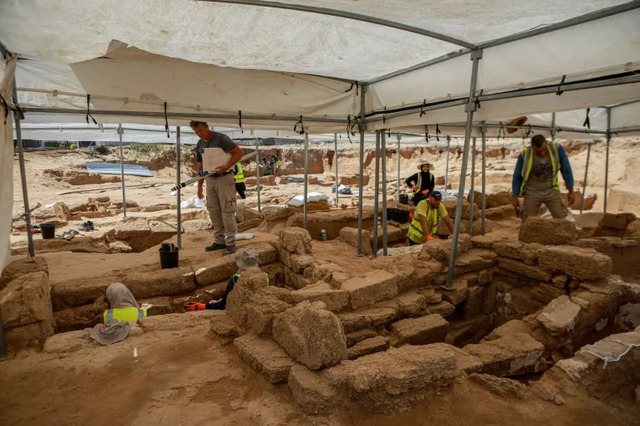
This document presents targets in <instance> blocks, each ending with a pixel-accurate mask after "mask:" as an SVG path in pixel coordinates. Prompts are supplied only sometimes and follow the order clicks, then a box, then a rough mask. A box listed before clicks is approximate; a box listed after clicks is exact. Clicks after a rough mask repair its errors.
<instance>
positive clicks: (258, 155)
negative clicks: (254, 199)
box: [256, 138, 262, 212]
mask: <svg viewBox="0 0 640 426" xmlns="http://www.w3.org/2000/svg"><path fill="white" fill-rule="evenodd" d="M256 190H257V191H258V211H259V212H261V211H262V208H261V207H260V140H259V139H258V138H256Z"/></svg>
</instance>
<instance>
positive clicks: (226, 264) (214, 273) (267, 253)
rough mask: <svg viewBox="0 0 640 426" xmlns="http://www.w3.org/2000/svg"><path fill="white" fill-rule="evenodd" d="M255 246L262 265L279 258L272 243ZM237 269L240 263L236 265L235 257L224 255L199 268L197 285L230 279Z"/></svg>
mask: <svg viewBox="0 0 640 426" xmlns="http://www.w3.org/2000/svg"><path fill="white" fill-rule="evenodd" d="M254 248H255V249H256V251H257V252H258V259H259V260H260V265H267V264H269V263H273V262H275V261H276V260H278V252H277V251H276V249H275V248H274V247H273V246H271V245H270V244H262V245H260V246H257V247H254ZM237 271H238V265H236V259H235V257H233V256H222V257H220V258H217V259H216V260H214V261H213V262H212V263H211V264H210V265H209V266H207V267H206V268H200V269H198V270H197V271H196V277H195V279H196V282H197V285H198V286H200V287H202V286H207V285H211V284H215V283H219V282H220V281H225V280H228V279H229V278H231V276H232V275H233V274H235V273H236V272H237Z"/></svg>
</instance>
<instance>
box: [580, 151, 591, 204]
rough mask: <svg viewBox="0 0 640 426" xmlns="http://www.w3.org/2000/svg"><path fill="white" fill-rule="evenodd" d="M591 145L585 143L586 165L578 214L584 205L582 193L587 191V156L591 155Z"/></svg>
mask: <svg viewBox="0 0 640 426" xmlns="http://www.w3.org/2000/svg"><path fill="white" fill-rule="evenodd" d="M591 145H593V144H592V143H590V144H589V145H587V165H586V166H585V168H584V181H583V182H582V198H581V199H580V214H582V209H583V207H584V195H585V194H586V192H587V174H588V173H589V157H591Z"/></svg>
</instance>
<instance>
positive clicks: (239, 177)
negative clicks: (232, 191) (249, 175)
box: [233, 162, 247, 200]
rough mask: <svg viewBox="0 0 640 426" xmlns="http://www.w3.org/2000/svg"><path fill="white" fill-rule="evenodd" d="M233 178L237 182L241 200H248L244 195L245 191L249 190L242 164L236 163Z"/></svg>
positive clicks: (237, 190)
mask: <svg viewBox="0 0 640 426" xmlns="http://www.w3.org/2000/svg"><path fill="white" fill-rule="evenodd" d="M233 176H234V178H235V180H236V192H237V193H238V195H239V196H240V198H242V199H243V200H244V199H245V198H247V196H246V195H244V191H246V190H247V187H246V185H245V184H244V171H243V170H242V164H240V163H239V162H238V163H236V165H235V166H234V168H233Z"/></svg>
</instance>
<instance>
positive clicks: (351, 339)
mask: <svg viewBox="0 0 640 426" xmlns="http://www.w3.org/2000/svg"><path fill="white" fill-rule="evenodd" d="M375 336H377V333H376V332H375V330H373V329H371V328H363V329H362V330H357V331H353V332H351V333H348V334H345V336H344V337H345V339H346V341H347V347H351V346H353V345H355V344H356V343H358V342H360V341H362V340H364V339H370V338H371V337H375Z"/></svg>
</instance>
